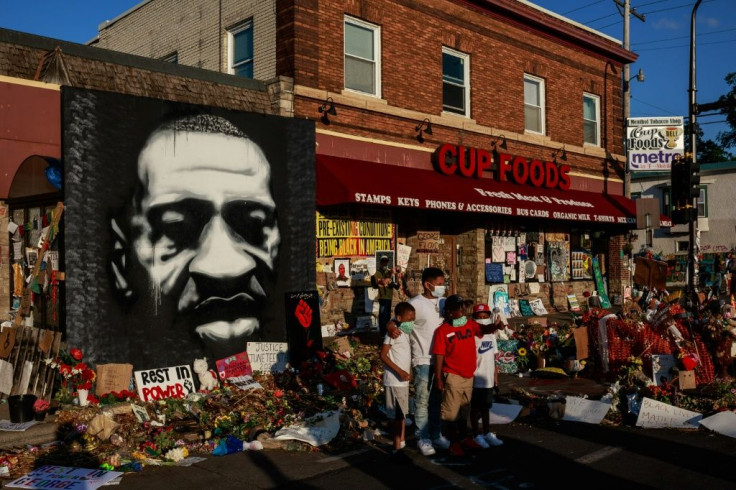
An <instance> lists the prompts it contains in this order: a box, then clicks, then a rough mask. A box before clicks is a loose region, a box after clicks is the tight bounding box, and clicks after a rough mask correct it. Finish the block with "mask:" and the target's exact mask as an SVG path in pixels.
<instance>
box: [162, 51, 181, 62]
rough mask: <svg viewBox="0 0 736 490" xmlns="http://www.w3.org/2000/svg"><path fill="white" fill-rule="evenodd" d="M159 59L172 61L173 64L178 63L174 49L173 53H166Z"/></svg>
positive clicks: (177, 55) (177, 54)
mask: <svg viewBox="0 0 736 490" xmlns="http://www.w3.org/2000/svg"><path fill="white" fill-rule="evenodd" d="M161 61H165V62H167V63H173V64H175V65H178V64H179V53H177V52H176V51H174V52H173V53H170V54H167V55H166V56H164V57H163V58H161Z"/></svg>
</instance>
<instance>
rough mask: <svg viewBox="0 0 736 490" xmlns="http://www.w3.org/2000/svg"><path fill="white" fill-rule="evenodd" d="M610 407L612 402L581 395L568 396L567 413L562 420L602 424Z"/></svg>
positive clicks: (566, 400) (566, 398) (566, 399)
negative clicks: (590, 398)
mask: <svg viewBox="0 0 736 490" xmlns="http://www.w3.org/2000/svg"><path fill="white" fill-rule="evenodd" d="M610 409H611V404H610V403H605V402H599V401H596V400H588V399H587V398H582V397H579V396H566V397H565V415H564V416H563V417H562V420H569V421H571V422H585V423H586V424H600V423H601V420H603V417H605V416H606V414H607V413H608V411H609V410H610Z"/></svg>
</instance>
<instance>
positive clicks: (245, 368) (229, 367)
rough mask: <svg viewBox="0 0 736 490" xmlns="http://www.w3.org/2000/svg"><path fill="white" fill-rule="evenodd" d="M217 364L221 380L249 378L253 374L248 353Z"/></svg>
mask: <svg viewBox="0 0 736 490" xmlns="http://www.w3.org/2000/svg"><path fill="white" fill-rule="evenodd" d="M215 364H216V365H217V374H218V375H219V376H220V379H227V378H236V377H238V376H248V375H250V374H252V373H253V368H251V366H250V359H248V353H247V352H240V353H238V354H235V355H234V356H230V357H226V358H225V359H220V360H219V361H217V362H216V363H215Z"/></svg>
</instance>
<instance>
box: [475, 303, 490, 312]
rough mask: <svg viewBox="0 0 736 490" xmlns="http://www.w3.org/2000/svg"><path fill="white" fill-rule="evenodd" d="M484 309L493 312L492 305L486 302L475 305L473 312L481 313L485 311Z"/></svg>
mask: <svg viewBox="0 0 736 490" xmlns="http://www.w3.org/2000/svg"><path fill="white" fill-rule="evenodd" d="M483 311H487V312H488V313H490V312H491V307H490V306H488V305H487V304H485V303H479V304H477V305H475V306H473V313H480V312H483Z"/></svg>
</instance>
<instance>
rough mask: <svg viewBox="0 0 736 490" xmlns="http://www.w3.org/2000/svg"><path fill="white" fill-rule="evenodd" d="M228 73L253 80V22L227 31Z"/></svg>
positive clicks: (249, 21) (248, 21)
mask: <svg viewBox="0 0 736 490" xmlns="http://www.w3.org/2000/svg"><path fill="white" fill-rule="evenodd" d="M227 38H228V43H227V45H228V73H231V74H233V75H237V76H239V77H246V78H253V21H252V20H247V21H246V22H243V23H242V24H239V25H237V26H235V27H234V28H232V29H230V30H228V32H227Z"/></svg>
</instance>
